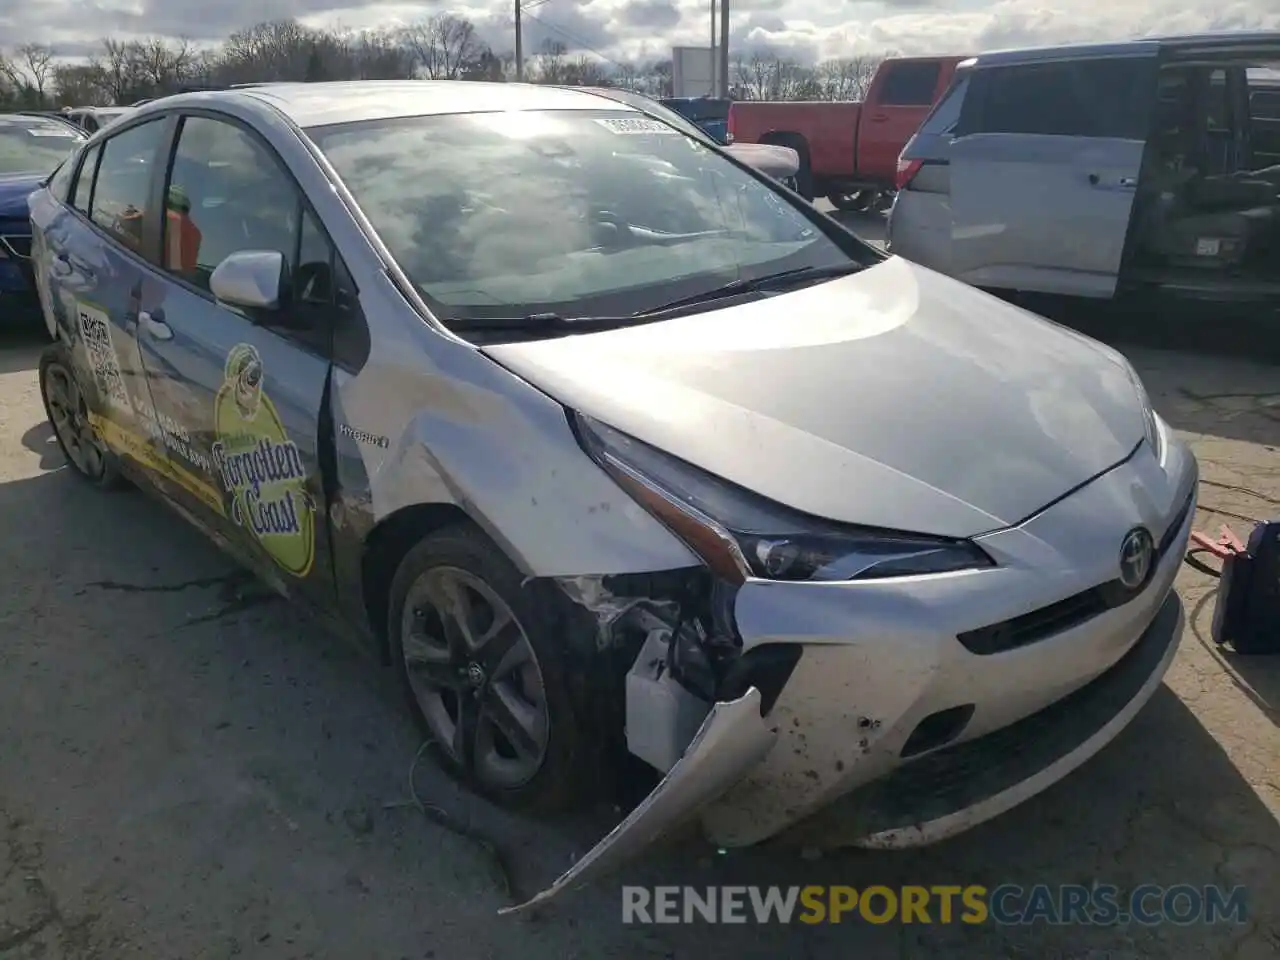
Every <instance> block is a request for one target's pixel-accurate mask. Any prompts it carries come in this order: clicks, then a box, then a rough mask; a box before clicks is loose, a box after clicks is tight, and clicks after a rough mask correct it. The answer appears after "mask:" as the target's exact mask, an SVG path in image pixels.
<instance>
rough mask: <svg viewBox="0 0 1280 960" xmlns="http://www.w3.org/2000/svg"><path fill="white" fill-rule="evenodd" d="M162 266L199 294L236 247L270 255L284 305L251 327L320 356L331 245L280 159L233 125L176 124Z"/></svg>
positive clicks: (330, 286)
mask: <svg viewBox="0 0 1280 960" xmlns="http://www.w3.org/2000/svg"><path fill="white" fill-rule="evenodd" d="M166 197H167V209H166V211H165V221H164V264H163V265H164V269H165V270H167V271H168V272H170V273H172V274H174V275H175V276H179V277H181V278H182V279H183V280H186V281H187V282H188V283H191V284H194V285H195V286H197V287H199V288H200V289H202V290H206V291H207V290H209V278H210V276H212V274H213V271H214V270H215V269H216V268H217V266H218V264H220V263H221V262H222V261H223V260H225V259H226V258H227V257H228V256H230V255H231V254H233V253H236V252H238V251H241V250H276V251H279V253H280V254H282V255H283V256H284V258H285V270H286V276H287V277H289V278H290V287H291V290H290V297H289V302H288V303H287V304H285V305H284V308H283V309H281V310H280V311H278V312H273V313H271V314H269V315H263V316H261V317H254V320H255V322H257V323H259V324H260V325H261V326H264V327H267V328H270V329H272V330H274V331H275V332H277V333H279V334H280V335H282V336H285V337H288V338H290V339H292V340H296V341H298V342H300V343H303V344H305V345H307V346H309V347H311V348H312V349H314V350H317V351H319V352H325V353H327V352H328V349H329V329H330V325H331V320H332V311H333V305H334V290H335V283H334V276H335V273H334V271H335V253H334V249H333V245H332V243H330V241H329V238H328V236H327V235H326V234H325V232H324V230H323V229H321V227H320V224H319V223H318V222H317V221H316V219H315V217H314V215H313V214H312V213H311V212H310V210H309V209H308V208H307V207H306V205H305V204H304V203H303V201H302V195H301V193H300V192H299V190H298V188H297V186H296V185H295V184H294V182H293V180H292V178H290V176H289V175H288V174H287V173H286V172H285V170H284V168H283V167H282V166H281V165H280V162H279V161H278V160H277V159H276V158H275V156H273V155H272V154H271V153H270V151H269V150H268V149H267V148H266V147H265V146H264V145H263V144H262V143H261V142H260V141H259V140H258V139H257V138H256V137H254V136H253V135H252V134H250V133H249V132H247V131H246V130H244V129H242V128H241V127H239V126H237V125H235V124H233V123H230V122H226V121H222V120H212V119H209V118H207V117H187V118H185V119H184V120H183V122H182V128H181V132H180V133H179V135H178V146H177V149H176V150H175V151H174V156H173V165H172V167H171V168H170V171H169V184H168V188H167V192H166Z"/></svg>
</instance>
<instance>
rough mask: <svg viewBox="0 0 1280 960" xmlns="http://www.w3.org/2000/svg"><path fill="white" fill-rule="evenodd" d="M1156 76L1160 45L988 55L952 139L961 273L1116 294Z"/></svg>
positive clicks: (991, 282)
mask: <svg viewBox="0 0 1280 960" xmlns="http://www.w3.org/2000/svg"><path fill="white" fill-rule="evenodd" d="M1152 46H1153V47H1154V45H1152ZM1155 85H1156V58H1155V52H1154V50H1153V51H1152V52H1151V54H1150V55H1139V56H1133V55H1126V56H1124V57H1109V58H1101V59H1095V60H1062V61H1053V62H1047V63H1033V64H1026V65H1017V66H1008V67H1006V66H1000V67H989V68H986V69H983V67H982V65H981V63H979V65H978V69H977V70H976V71H975V72H974V74H973V76H972V78H971V80H970V83H969V91H968V95H967V96H966V98H965V103H964V106H963V108H962V110H961V115H960V122H959V124H958V125H957V128H956V136H955V138H954V139H953V140H952V141H951V145H950V147H949V149H948V157H949V161H950V163H949V167H950V179H951V216H952V224H951V258H952V261H951V262H952V275H953V276H954V277H956V278H957V279H959V280H964V281H965V282H967V283H971V284H974V285H976V286H982V287H995V288H1002V289H1015V290H1024V291H1034V292H1039V293H1055V294H1066V295H1071V296H1081V297H1097V298H1104V299H1105V298H1110V297H1111V296H1112V295H1113V294H1114V293H1115V290H1116V282H1117V280H1118V278H1119V273H1120V265H1121V260H1122V257H1123V254H1124V249H1125V241H1126V239H1127V236H1128V231H1129V222H1130V217H1131V215H1132V211H1133V202H1134V197H1135V195H1136V192H1137V187H1138V177H1139V173H1140V171H1141V168H1142V155H1143V150H1144V149H1145V148H1146V136H1147V129H1148V124H1149V122H1150V118H1151V109H1152V106H1153V103H1154V97H1155Z"/></svg>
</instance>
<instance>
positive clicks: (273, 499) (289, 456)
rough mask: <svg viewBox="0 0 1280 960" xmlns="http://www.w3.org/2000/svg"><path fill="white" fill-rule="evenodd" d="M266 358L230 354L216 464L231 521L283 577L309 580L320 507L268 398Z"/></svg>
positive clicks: (246, 349)
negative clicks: (264, 381)
mask: <svg viewBox="0 0 1280 960" xmlns="http://www.w3.org/2000/svg"><path fill="white" fill-rule="evenodd" d="M262 372H263V371H262V358H261V357H260V356H259V355H258V351H257V350H256V349H255V348H254V347H253V346H252V345H251V344H247V343H242V344H238V345H237V346H235V347H233V348H232V349H231V352H230V353H229V354H227V364H226V368H225V371H224V378H223V382H222V387H221V388H220V389H219V390H218V395H217V397H216V399H215V400H214V432H215V434H216V441H215V443H214V445H213V458H214V463H215V465H216V466H217V469H218V472H219V474H220V475H221V478H222V486H223V489H224V490H226V492H227V496H228V497H229V498H230V500H231V509H230V515H231V519H232V520H234V521H235V522H236V523H237V524H239V525H240V526H242V527H244V528H246V529H247V530H249V532H250V533H252V534H253V536H254V538H255V539H257V541H258V542H259V543H260V544H262V547H263V549H264V550H266V551H267V553H268V554H270V555H271V557H272V559H273V560H275V562H276V563H277V564H279V565H280V566H281V567H283V568H284V569H285V570H287V571H289V572H290V573H292V574H294V575H295V576H299V577H304V576H306V575H307V574H308V573H310V571H311V564H312V562H313V560H314V559H315V548H316V527H315V503H314V501H313V500H312V498H311V495H310V494H309V493H308V492H307V488H306V480H307V468H306V464H305V463H304V461H303V459H302V453H301V451H299V450H298V447H297V444H295V443H294V442H293V441H292V440H290V439H289V436H288V434H286V433H285V429H284V424H283V423H282V422H281V420H280V416H279V414H278V413H276V409H275V406H274V405H273V404H272V403H271V398H270V397H268V396H267V395H266V394H265V393H263V390H262Z"/></svg>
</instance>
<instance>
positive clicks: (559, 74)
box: [529, 40, 569, 83]
mask: <svg viewBox="0 0 1280 960" xmlns="http://www.w3.org/2000/svg"><path fill="white" fill-rule="evenodd" d="M568 55H569V48H568V47H566V46H565V45H564V44H563V43H561V42H560V41H558V40H544V41H542V48H541V49H540V50H539V51H538V52H537V53H536V54H534V56H533V58H532V59H533V63H532V65H531V66H532V68H533V69H531V70H530V71H529V73H530V74H531V75H532V76H533V78H534V80H535V82H537V83H566V82H567V80H566V78H567V76H568V68H567V65H566V64H567V61H568V58H569V57H568Z"/></svg>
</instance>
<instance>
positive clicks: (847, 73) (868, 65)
mask: <svg viewBox="0 0 1280 960" xmlns="http://www.w3.org/2000/svg"><path fill="white" fill-rule="evenodd" d="M879 64H880V61H879V60H878V59H877V58H874V57H865V56H854V57H837V58H834V59H831V60H824V61H823V62H822V63H820V64H818V68H817V71H816V79H817V81H818V87H819V90H820V93H821V97H822V99H823V100H862V99H863V98H865V97H866V95H867V88H868V87H870V86H871V78H872V77H873V76H875V72H876V68H877V67H878V66H879Z"/></svg>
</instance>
